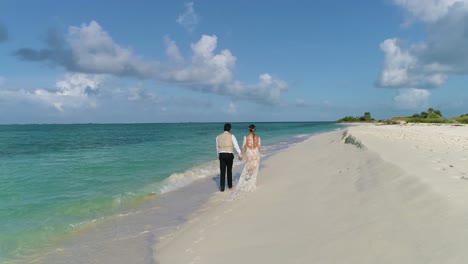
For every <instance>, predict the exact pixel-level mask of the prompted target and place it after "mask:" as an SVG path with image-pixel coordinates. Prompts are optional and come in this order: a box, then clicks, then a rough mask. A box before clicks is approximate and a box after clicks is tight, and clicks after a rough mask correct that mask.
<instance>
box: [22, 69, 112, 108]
mask: <svg viewBox="0 0 468 264" xmlns="http://www.w3.org/2000/svg"><path fill="white" fill-rule="evenodd" d="M104 79H105V77H104V76H102V75H88V74H81V73H75V74H67V75H66V76H65V78H64V79H63V80H60V81H57V82H56V85H55V86H56V89H55V90H46V89H36V90H35V91H34V92H33V93H31V95H30V96H29V97H31V96H32V97H34V98H35V99H37V100H38V101H41V102H43V103H45V104H47V105H51V106H53V107H54V108H55V109H57V110H58V111H60V112H64V111H66V110H68V109H77V108H82V107H91V108H93V107H96V99H95V96H94V95H96V94H97V93H98V90H99V86H100V84H101V83H102V82H103V81H104Z"/></svg>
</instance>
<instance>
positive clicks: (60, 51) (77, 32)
mask: <svg viewBox="0 0 468 264" xmlns="http://www.w3.org/2000/svg"><path fill="white" fill-rule="evenodd" d="M47 44H48V48H46V49H40V50H35V49H30V48H22V49H19V50H17V51H16V52H15V55H16V56H17V57H18V58H20V59H22V60H26V61H49V62H52V63H54V64H58V65H61V66H63V67H65V68H66V69H68V70H70V71H76V72H83V73H93V74H96V73H107V74H114V75H118V76H135V77H139V78H149V77H150V76H152V75H154V72H155V70H156V69H157V65H156V64H155V63H151V62H146V61H144V60H143V59H142V58H141V57H140V56H138V55H136V54H135V53H134V52H133V51H132V50H131V49H128V48H124V47H121V46H120V45H118V44H116V43H114V41H113V40H112V38H111V37H110V36H109V34H108V33H107V32H106V31H104V30H103V29H102V28H101V26H100V25H99V24H98V23H97V22H96V21H91V22H90V23H89V24H82V25H81V26H80V27H74V26H72V27H69V29H68V34H67V35H65V36H64V35H62V34H60V33H59V32H57V31H53V30H51V31H49V34H48V38H47Z"/></svg>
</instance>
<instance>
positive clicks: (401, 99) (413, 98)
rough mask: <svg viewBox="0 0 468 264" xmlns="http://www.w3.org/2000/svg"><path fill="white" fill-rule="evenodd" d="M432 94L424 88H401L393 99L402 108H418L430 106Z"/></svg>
mask: <svg viewBox="0 0 468 264" xmlns="http://www.w3.org/2000/svg"><path fill="white" fill-rule="evenodd" d="M430 95H431V93H430V92H429V91H428V90H424V89H416V88H409V89H401V90H399V94H398V95H397V96H395V97H394V98H393V101H394V102H395V104H396V106H397V107H398V108H400V109H405V110H417V109H421V108H426V107H427V106H428V101H429V97H430Z"/></svg>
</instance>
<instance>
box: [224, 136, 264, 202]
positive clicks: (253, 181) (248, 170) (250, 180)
mask: <svg viewBox="0 0 468 264" xmlns="http://www.w3.org/2000/svg"><path fill="white" fill-rule="evenodd" d="M260 146H261V139H260V137H259V136H255V138H254V137H253V135H252V134H248V135H247V136H244V143H243V145H242V149H244V148H245V166H244V169H243V170H242V173H241V175H240V177H239V180H238V181H237V184H236V186H235V187H234V191H233V192H232V194H231V196H230V200H234V199H237V198H239V197H240V196H241V194H242V193H246V192H253V191H255V189H256V188H257V174H258V167H259V164H260Z"/></svg>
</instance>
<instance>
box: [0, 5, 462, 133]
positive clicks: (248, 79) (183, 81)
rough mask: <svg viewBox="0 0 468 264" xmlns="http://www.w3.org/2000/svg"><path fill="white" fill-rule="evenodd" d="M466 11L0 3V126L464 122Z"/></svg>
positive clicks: (454, 8) (419, 7) (440, 8)
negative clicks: (431, 118) (420, 117)
mask: <svg viewBox="0 0 468 264" xmlns="http://www.w3.org/2000/svg"><path fill="white" fill-rule="evenodd" d="M466 32H468V0H372V1H371V0H356V1H338V0H327V1H325V0H319V1H285V0H281V1H279V0H273V1H246V0H240V1H206V0H205V1H177V0H174V1H143V0H137V1H111V0H102V1H89V0H84V1H54V0H42V1H25V0H4V1H1V2H0V113H1V114H0V123H4V124H5V123H6V124H10V123H88V122H97V123H109V122H112V123H115V122H224V121H231V122H236V121H246V122H258V121H333V120H336V119H338V118H341V117H343V116H345V115H355V116H360V115H362V114H363V113H364V112H368V111H369V112H371V114H372V116H373V117H375V118H389V117H392V116H396V115H411V114H413V113H417V112H421V111H424V110H426V109H427V108H428V107H433V108H436V109H440V110H441V111H442V113H443V114H444V115H445V116H458V115H461V114H465V113H468V109H467V103H466V102H467V99H468V93H467V92H466V80H467V78H466V75H467V74H468V35H467V34H466Z"/></svg>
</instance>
